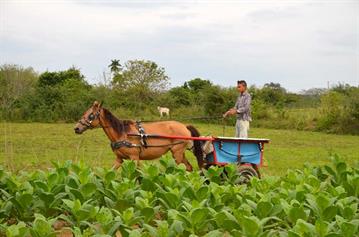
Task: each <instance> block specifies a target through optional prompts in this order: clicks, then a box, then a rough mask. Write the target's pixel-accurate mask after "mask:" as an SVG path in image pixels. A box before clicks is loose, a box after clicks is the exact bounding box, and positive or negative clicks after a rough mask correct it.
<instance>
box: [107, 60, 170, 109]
mask: <svg viewBox="0 0 359 237" xmlns="http://www.w3.org/2000/svg"><path fill="white" fill-rule="evenodd" d="M168 83H169V77H168V76H167V75H166V72H165V69H164V68H163V67H160V66H158V65H157V64H156V63H155V62H152V61H145V60H130V61H127V62H126V63H125V66H124V68H123V69H122V70H121V71H120V72H119V73H118V74H116V75H115V76H114V78H113V80H112V85H113V87H114V89H115V90H120V91H121V94H126V95H127V96H126V99H127V100H130V103H129V104H132V105H135V106H137V105H140V104H141V103H142V105H144V104H148V103H150V102H151V101H153V100H154V99H155V97H156V95H158V94H159V93H160V92H162V91H164V90H165V89H166V88H167V86H168ZM140 107H141V106H140ZM142 107H143V106H142Z"/></svg>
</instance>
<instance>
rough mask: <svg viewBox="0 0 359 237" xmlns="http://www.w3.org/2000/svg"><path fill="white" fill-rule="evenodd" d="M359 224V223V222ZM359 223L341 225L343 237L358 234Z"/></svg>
mask: <svg viewBox="0 0 359 237" xmlns="http://www.w3.org/2000/svg"><path fill="white" fill-rule="evenodd" d="M358 222H359V221H358ZM358 222H353V221H351V222H343V223H342V224H341V225H340V230H341V233H342V235H343V237H352V236H355V235H357V234H358V225H359V224H358Z"/></svg>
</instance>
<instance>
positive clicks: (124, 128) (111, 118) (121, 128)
mask: <svg viewBox="0 0 359 237" xmlns="http://www.w3.org/2000/svg"><path fill="white" fill-rule="evenodd" d="M102 110H103V112H104V114H105V118H106V120H108V122H109V123H110V125H111V127H113V128H114V129H115V130H116V131H117V132H119V133H120V134H121V133H127V132H128V131H129V130H130V125H131V124H133V123H134V122H133V121H132V120H120V119H118V118H116V117H115V115H113V114H112V113H111V112H110V111H109V110H107V109H105V108H103V109H102Z"/></svg>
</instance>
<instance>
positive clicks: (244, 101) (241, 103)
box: [223, 80, 252, 138]
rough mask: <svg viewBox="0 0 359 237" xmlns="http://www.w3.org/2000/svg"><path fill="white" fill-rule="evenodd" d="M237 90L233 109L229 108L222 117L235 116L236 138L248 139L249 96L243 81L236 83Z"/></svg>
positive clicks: (250, 119) (249, 119) (249, 118)
mask: <svg viewBox="0 0 359 237" xmlns="http://www.w3.org/2000/svg"><path fill="white" fill-rule="evenodd" d="M237 90H238V92H239V93H240V94H239V96H238V98H237V101H236V104H235V106H234V108H231V109H230V110H228V111H227V112H226V113H224V114H223V117H227V116H228V115H235V114H236V115H237V122H236V137H240V138H248V130H249V122H250V121H252V118H251V95H250V94H249V93H248V91H247V83H246V81H244V80H241V81H237Z"/></svg>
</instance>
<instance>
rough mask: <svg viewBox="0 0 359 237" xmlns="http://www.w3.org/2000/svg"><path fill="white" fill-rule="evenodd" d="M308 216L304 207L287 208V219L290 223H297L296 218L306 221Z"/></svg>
mask: <svg viewBox="0 0 359 237" xmlns="http://www.w3.org/2000/svg"><path fill="white" fill-rule="evenodd" d="M307 218H308V215H307V214H306V212H305V211H304V208H303V207H302V206H301V207H292V208H290V210H289V214H288V219H289V221H290V222H291V223H292V224H295V223H297V220H298V219H302V220H304V221H306V220H307Z"/></svg>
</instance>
